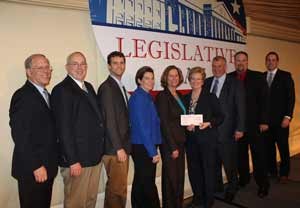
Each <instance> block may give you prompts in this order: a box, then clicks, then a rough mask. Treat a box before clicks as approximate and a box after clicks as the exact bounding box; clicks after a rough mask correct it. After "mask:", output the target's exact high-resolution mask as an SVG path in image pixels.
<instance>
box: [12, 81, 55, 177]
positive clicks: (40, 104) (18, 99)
mask: <svg viewBox="0 0 300 208" xmlns="http://www.w3.org/2000/svg"><path fill="white" fill-rule="evenodd" d="M9 117H10V122H9V124H10V127H11V135H12V138H13V141H14V143H15V147H14V153H13V161H12V176H13V177H14V178H16V179H17V180H32V181H33V180H35V179H34V175H33V171H34V170H36V169H38V168H40V167H41V166H45V168H46V170H47V175H48V178H49V179H51V178H54V177H55V176H56V174H57V167H58V145H57V137H56V134H55V124H54V119H53V117H52V114H51V110H50V109H49V107H48V106H47V104H46V101H45V100H44V98H43V96H42V95H41V94H40V92H39V91H38V89H36V87H35V86H34V85H33V84H32V83H30V82H29V81H26V83H25V84H24V85H23V86H22V87H21V88H20V89H18V90H17V91H16V92H15V93H14V95H13V96H12V99H11V103H10V109H9Z"/></svg>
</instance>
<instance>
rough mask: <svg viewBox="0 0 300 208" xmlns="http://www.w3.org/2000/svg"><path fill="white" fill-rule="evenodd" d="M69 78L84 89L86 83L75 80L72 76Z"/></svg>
mask: <svg viewBox="0 0 300 208" xmlns="http://www.w3.org/2000/svg"><path fill="white" fill-rule="evenodd" d="M68 76H69V77H71V78H72V79H73V80H74V82H76V84H77V85H78V86H79V87H80V89H83V84H84V82H82V81H79V80H77V79H75V78H74V77H72V76H71V75H70V74H68Z"/></svg>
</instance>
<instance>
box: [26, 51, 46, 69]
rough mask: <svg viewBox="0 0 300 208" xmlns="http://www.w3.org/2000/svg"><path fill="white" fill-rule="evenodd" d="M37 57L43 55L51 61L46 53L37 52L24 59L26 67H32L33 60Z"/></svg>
mask: <svg viewBox="0 0 300 208" xmlns="http://www.w3.org/2000/svg"><path fill="white" fill-rule="evenodd" d="M37 57H43V58H45V59H46V60H47V62H48V63H50V62H49V60H48V59H47V57H46V56H45V55H44V54H41V53H35V54H31V55H30V56H29V57H28V58H26V59H25V61H24V66H25V69H31V67H32V60H33V59H34V58H37Z"/></svg>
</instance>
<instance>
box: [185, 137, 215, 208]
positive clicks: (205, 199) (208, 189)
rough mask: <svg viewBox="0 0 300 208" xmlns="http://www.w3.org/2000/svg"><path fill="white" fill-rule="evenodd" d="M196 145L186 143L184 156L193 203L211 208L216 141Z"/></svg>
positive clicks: (194, 143) (189, 142)
mask: <svg viewBox="0 0 300 208" xmlns="http://www.w3.org/2000/svg"><path fill="white" fill-rule="evenodd" d="M210 139H211V141H209V140H208V141H205V142H201V143H197V142H194V141H188V142H187V148H186V155H187V164H188V173H189V179H190V183H191V187H192V190H193V194H194V196H193V203H194V204H195V205H204V207H206V208H209V207H212V205H213V203H214V190H215V183H216V180H215V176H216V174H215V171H216V166H215V164H216V148H217V147H216V141H213V140H214V138H213V137H211V138H210Z"/></svg>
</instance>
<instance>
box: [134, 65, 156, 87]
mask: <svg viewBox="0 0 300 208" xmlns="http://www.w3.org/2000/svg"><path fill="white" fill-rule="evenodd" d="M146 72H150V73H152V74H153V75H154V72H153V69H152V68H151V67H150V66H143V67H141V68H139V70H138V71H137V72H136V74H135V83H136V85H137V86H140V83H139V82H138V80H142V79H143V77H144V74H145V73H146Z"/></svg>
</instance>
